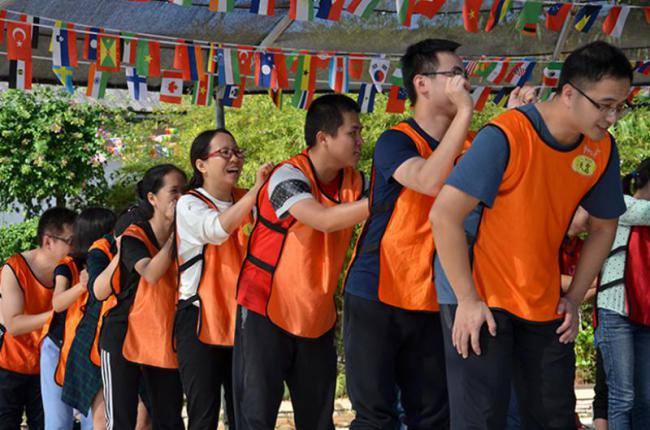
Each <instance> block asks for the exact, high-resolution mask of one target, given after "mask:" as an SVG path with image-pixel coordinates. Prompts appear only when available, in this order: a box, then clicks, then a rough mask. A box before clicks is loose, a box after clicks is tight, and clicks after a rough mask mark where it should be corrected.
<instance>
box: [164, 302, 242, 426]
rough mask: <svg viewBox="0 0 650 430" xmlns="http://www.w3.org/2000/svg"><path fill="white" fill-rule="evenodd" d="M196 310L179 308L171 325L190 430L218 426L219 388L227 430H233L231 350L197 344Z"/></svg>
mask: <svg viewBox="0 0 650 430" xmlns="http://www.w3.org/2000/svg"><path fill="white" fill-rule="evenodd" d="M198 317H199V309H198V308H197V307H196V306H194V305H189V306H186V307H183V308H179V310H178V311H177V313H176V320H175V322H174V329H175V336H176V350H177V352H178V368H179V370H180V374H181V381H182V383H183V391H184V392H185V396H186V397H187V414H188V427H189V429H190V430H196V429H202V430H215V429H216V428H217V426H218V425H219V409H220V403H221V387H222V386H223V388H224V391H225V399H226V402H225V403H226V404H225V409H226V415H228V423H230V429H231V430H234V429H235V426H234V425H233V423H234V411H233V404H232V348H222V347H216V346H211V345H206V344H205V343H203V342H201V341H199V339H198V337H197V335H196V323H197V320H198Z"/></svg>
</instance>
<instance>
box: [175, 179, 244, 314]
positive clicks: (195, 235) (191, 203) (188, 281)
mask: <svg viewBox="0 0 650 430" xmlns="http://www.w3.org/2000/svg"><path fill="white" fill-rule="evenodd" d="M196 191H198V192H199V193H201V194H202V195H203V196H205V197H206V198H208V199H209V200H210V201H211V202H212V203H214V204H215V206H216V207H217V210H214V209H213V208H211V207H210V206H208V205H207V203H205V202H204V201H203V200H201V199H199V198H198V197H194V196H192V195H189V194H187V195H184V196H182V197H181V198H180V199H179V200H178V203H177V204H176V231H177V232H178V236H179V237H180V242H179V244H178V255H179V256H180V257H181V261H188V260H190V259H191V258H194V257H195V256H197V255H198V254H200V253H201V252H202V251H203V247H204V246H205V245H207V244H211V245H221V244H222V243H224V242H225V241H226V240H228V237H229V234H228V233H227V232H226V231H225V230H224V229H223V227H222V226H221V222H220V221H219V215H220V214H221V213H223V212H224V211H225V210H226V209H228V208H229V207H231V206H232V205H233V202H224V201H221V200H218V199H216V198H215V197H213V196H211V195H210V194H208V192H207V191H205V190H204V189H203V188H197V189H196ZM202 269H203V261H198V262H197V263H195V264H194V265H192V266H191V267H189V268H188V269H186V270H185V271H184V272H183V273H181V276H180V283H179V286H178V289H179V294H180V299H181V300H185V299H189V298H190V297H192V296H194V295H195V294H196V290H197V288H198V286H199V281H200V280H201V272H202ZM194 304H195V305H196V306H198V305H199V303H198V301H197V302H195V303H194Z"/></svg>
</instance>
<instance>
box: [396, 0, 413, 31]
mask: <svg viewBox="0 0 650 430" xmlns="http://www.w3.org/2000/svg"><path fill="white" fill-rule="evenodd" d="M416 1H417V0H395V8H396V10H397V19H398V20H399V22H400V24H402V25H403V26H405V27H410V26H411V20H412V18H413V8H414V6H415V2H416Z"/></svg>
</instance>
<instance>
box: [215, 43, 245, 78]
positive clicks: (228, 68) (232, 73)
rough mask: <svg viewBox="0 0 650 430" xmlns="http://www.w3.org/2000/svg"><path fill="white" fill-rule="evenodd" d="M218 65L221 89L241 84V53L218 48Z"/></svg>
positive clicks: (231, 49)
mask: <svg viewBox="0 0 650 430" xmlns="http://www.w3.org/2000/svg"><path fill="white" fill-rule="evenodd" d="M217 64H218V66H217V68H218V71H219V86H220V87H223V86H225V85H238V84H239V82H240V81H241V79H240V77H239V76H240V74H239V53H238V52H237V49H235V48H218V49H217Z"/></svg>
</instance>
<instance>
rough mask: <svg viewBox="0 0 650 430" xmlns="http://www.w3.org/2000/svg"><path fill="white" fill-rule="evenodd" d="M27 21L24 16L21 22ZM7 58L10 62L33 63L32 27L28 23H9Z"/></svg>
mask: <svg viewBox="0 0 650 430" xmlns="http://www.w3.org/2000/svg"><path fill="white" fill-rule="evenodd" d="M24 19H26V17H24V15H23V16H22V17H21V21H22V20H24ZM7 58H8V59H9V60H20V61H31V59H32V26H31V24H29V23H26V22H8V23H7Z"/></svg>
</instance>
